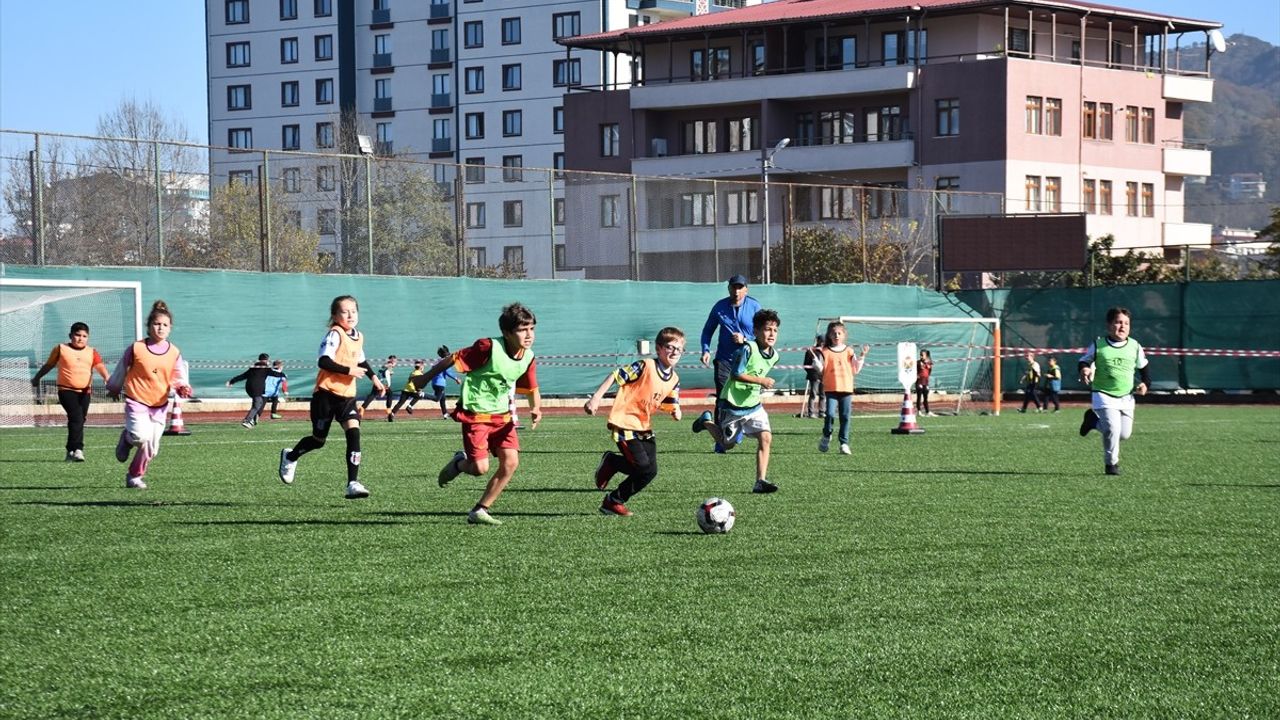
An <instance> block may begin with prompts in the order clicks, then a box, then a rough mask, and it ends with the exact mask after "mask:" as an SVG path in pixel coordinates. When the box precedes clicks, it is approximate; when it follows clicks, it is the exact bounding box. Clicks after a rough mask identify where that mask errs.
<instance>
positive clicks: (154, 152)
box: [151, 141, 164, 267]
mask: <svg viewBox="0 0 1280 720" xmlns="http://www.w3.org/2000/svg"><path fill="white" fill-rule="evenodd" d="M151 158H152V161H153V162H154V163H155V168H154V172H153V175H154V177H155V183H156V255H157V262H156V265H157V266H158V267H164V199H163V198H164V193H163V192H162V191H161V186H160V143H159V142H158V141H152V142H151Z"/></svg>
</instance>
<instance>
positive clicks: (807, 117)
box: [794, 112, 815, 147]
mask: <svg viewBox="0 0 1280 720" xmlns="http://www.w3.org/2000/svg"><path fill="white" fill-rule="evenodd" d="M814 127H815V125H814V122H813V113H811V112H806V113H796V132H795V136H794V137H795V139H796V145H797V146H800V147H805V146H809V145H812V144H814V140H815V137H814Z"/></svg>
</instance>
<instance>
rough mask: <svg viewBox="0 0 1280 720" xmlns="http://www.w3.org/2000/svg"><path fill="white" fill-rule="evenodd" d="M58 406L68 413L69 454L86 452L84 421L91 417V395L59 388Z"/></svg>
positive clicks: (86, 392) (85, 392)
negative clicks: (78, 451)
mask: <svg viewBox="0 0 1280 720" xmlns="http://www.w3.org/2000/svg"><path fill="white" fill-rule="evenodd" d="M58 404H59V405H61V406H62V409H63V410H66V411H67V452H74V451H76V450H84V420H85V418H86V417H88V415H89V393H88V391H80V390H64V389H62V388H58Z"/></svg>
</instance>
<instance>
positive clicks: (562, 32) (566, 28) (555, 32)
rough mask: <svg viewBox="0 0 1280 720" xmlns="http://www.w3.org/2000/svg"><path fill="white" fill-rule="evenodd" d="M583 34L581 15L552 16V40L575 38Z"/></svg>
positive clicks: (560, 14)
mask: <svg viewBox="0 0 1280 720" xmlns="http://www.w3.org/2000/svg"><path fill="white" fill-rule="evenodd" d="M580 34H582V20H581V18H580V17H579V13H576V12H568V13H556V14H554V15H552V16H551V39H552V40H558V39H560V38H566V37H574V36H576V35H580Z"/></svg>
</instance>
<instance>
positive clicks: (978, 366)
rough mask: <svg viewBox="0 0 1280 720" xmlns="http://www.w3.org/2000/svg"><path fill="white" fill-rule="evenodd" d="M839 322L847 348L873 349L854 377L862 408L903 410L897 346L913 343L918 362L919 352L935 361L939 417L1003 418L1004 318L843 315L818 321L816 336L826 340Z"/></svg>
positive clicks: (933, 394) (933, 397)
mask: <svg viewBox="0 0 1280 720" xmlns="http://www.w3.org/2000/svg"><path fill="white" fill-rule="evenodd" d="M835 321H839V322H842V323H844V326H845V330H846V332H847V338H846V340H845V343H846V344H847V345H849V346H850V347H852V348H854V349H855V350H858V349H860V348H861V347H862V346H863V345H869V346H870V347H871V350H870V357H868V358H867V362H866V364H865V365H864V366H863V368H862V372H860V373H858V376H857V378H855V380H856V382H855V386H856V387H857V391H856V392H857V393H858V395H857V397H856V400H857V402H858V403H859V404H860V405H862V406H864V407H866V406H868V405H870V406H871V407H872V408H875V409H881V408H882V409H884V410H894V411H898V410H900V409H901V407H902V384H901V383H900V382H899V380H898V370H899V368H898V343H903V342H913V343H915V344H916V348H917V353H916V356H917V358H918V357H919V351H920V350H928V351H929V353H930V355H931V356H932V359H933V372H932V374H931V375H930V378H929V391H930V392H929V404H930V407H931V409H932V410H933V411H934V412H938V411H943V412H945V413H948V414H961V413H970V412H989V413H991V414H993V415H999V414H1000V392H999V388H1000V363H999V362H998V361H997V359H998V358H999V357H1000V320H999V319H997V318H966V317H959V318H954V317H953V318H934V317H881V316H867V315H841V316H833V317H820V318H818V322H817V326H816V328H815V332H814V334H815V335H825V334H826V332H827V325H828V323H831V322H835ZM914 399H915V395H914V393H913V394H912V400H913V401H914Z"/></svg>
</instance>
